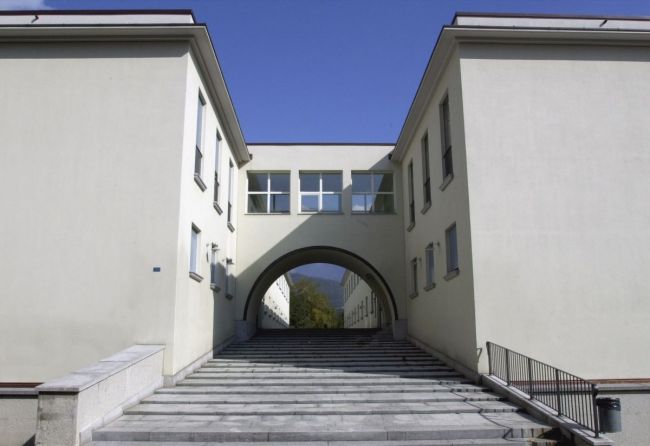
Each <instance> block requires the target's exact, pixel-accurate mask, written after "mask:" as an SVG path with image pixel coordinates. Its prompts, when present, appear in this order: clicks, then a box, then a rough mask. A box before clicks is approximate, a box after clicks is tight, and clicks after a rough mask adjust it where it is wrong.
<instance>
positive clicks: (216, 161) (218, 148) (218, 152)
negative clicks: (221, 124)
mask: <svg viewBox="0 0 650 446" xmlns="http://www.w3.org/2000/svg"><path fill="white" fill-rule="evenodd" d="M220 156H221V133H219V131H218V130H217V142H216V144H215V147H214V197H213V200H214V204H216V205H218V204H219V161H220V160H219V158H220Z"/></svg>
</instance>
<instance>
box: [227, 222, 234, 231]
mask: <svg viewBox="0 0 650 446" xmlns="http://www.w3.org/2000/svg"><path fill="white" fill-rule="evenodd" d="M228 230H229V231H230V232H235V227H234V226H233V225H232V223H230V222H228Z"/></svg>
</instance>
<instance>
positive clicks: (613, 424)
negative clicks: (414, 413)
mask: <svg viewBox="0 0 650 446" xmlns="http://www.w3.org/2000/svg"><path fill="white" fill-rule="evenodd" d="M596 406H598V423H599V424H600V431H601V432H620V431H621V400H620V398H597V399H596Z"/></svg>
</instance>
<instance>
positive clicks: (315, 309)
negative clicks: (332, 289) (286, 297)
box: [289, 279, 342, 328]
mask: <svg viewBox="0 0 650 446" xmlns="http://www.w3.org/2000/svg"><path fill="white" fill-rule="evenodd" d="M289 317H290V320H289V323H290V325H291V327H293V328H340V327H342V324H341V320H342V318H340V317H339V315H338V314H337V312H336V310H335V309H334V307H332V305H331V304H330V301H329V299H328V298H327V296H326V295H325V294H323V293H322V292H321V291H320V290H319V289H318V286H317V285H316V284H315V283H313V282H311V281H310V280H307V279H301V280H299V281H297V282H296V283H294V284H293V286H292V287H291V300H290V308H289Z"/></svg>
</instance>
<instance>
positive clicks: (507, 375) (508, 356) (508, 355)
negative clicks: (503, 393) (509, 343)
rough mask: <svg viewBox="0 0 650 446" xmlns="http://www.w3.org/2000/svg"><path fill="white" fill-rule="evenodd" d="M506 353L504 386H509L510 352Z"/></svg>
mask: <svg viewBox="0 0 650 446" xmlns="http://www.w3.org/2000/svg"><path fill="white" fill-rule="evenodd" d="M505 351H506V384H508V385H510V350H508V349H507V348H506V349H505Z"/></svg>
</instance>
